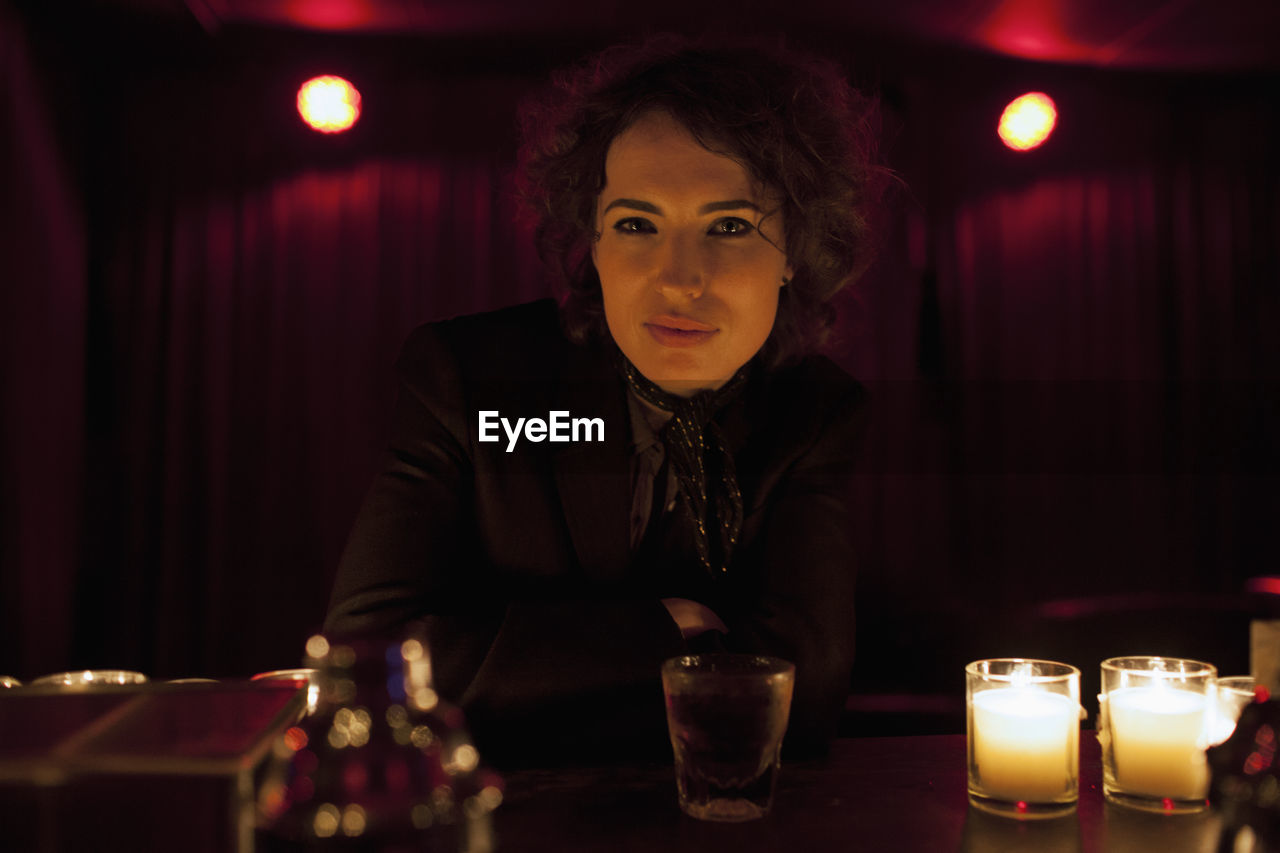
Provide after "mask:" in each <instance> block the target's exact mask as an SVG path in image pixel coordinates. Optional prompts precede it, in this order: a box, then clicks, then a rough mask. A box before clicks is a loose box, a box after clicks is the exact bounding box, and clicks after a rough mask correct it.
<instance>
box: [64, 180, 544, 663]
mask: <svg viewBox="0 0 1280 853" xmlns="http://www.w3.org/2000/svg"><path fill="white" fill-rule="evenodd" d="M506 170H507V166H506V164H505V163H502V162H498V161H495V160H494V159H492V158H486V157H485V156H477V157H472V158H462V157H453V158H450V159H449V160H448V161H445V160H441V159H430V158H428V159H421V160H418V161H407V160H386V159H371V160H367V161H361V162H358V163H356V164H353V165H351V166H349V167H345V168H338V169H330V170H306V171H302V172H299V173H297V174H295V175H292V176H289V177H286V178H282V179H280V180H278V181H274V182H271V183H268V184H266V185H265V186H262V187H257V188H247V189H238V190H235V191H226V192H223V191H219V192H211V193H209V194H206V195H200V196H194V197H183V198H175V199H173V200H172V201H171V203H170V204H168V205H163V206H162V205H160V204H157V203H156V201H155V200H151V201H149V203H148V205H147V207H146V209H145V210H144V211H142V216H141V219H140V222H139V224H138V226H136V227H130V228H127V229H121V230H120V231H118V232H117V233H116V234H114V237H115V240H114V241H113V244H112V254H111V258H110V261H109V262H108V263H107V264H106V267H105V278H104V285H105V294H104V299H103V300H102V304H103V309H104V313H103V316H101V317H99V318H98V319H99V321H100V322H101V323H102V324H103V325H104V328H105V330H106V335H107V337H109V339H110V341H111V346H110V348H109V350H108V351H107V352H105V353H104V357H105V359H106V363H107V364H108V365H109V370H104V371H103V375H102V376H101V379H102V381H104V382H106V383H109V385H110V387H111V388H112V393H111V395H110V397H111V399H110V400H109V401H107V402H105V404H104V406H103V408H102V411H101V412H99V414H101V415H102V416H103V417H104V419H105V421H106V422H105V423H104V424H102V426H103V427H105V430H104V432H103V434H102V436H101V439H102V440H101V441H100V442H99V444H98V453H99V455H100V458H102V459H103V460H105V462H106V464H105V465H104V466H103V467H102V468H100V469H99V470H98V472H97V473H98V477H97V482H98V484H99V485H103V484H111V485H110V487H109V488H106V489H103V490H100V491H99V492H98V493H97V497H98V501H97V510H96V513H95V514H97V513H100V515H98V516H97V517H96V518H95V519H94V523H93V524H92V525H91V530H92V531H93V537H94V539H95V541H96V542H97V543H99V545H100V547H98V548H94V549H91V551H90V554H89V555H88V562H87V564H86V566H85V583H86V585H88V586H90V587H92V586H94V585H96V587H97V589H96V592H94V593H93V594H88V595H82V599H81V600H82V602H83V604H84V606H83V607H82V610H81V613H80V619H79V621H78V623H77V625H78V627H79V628H81V629H82V630H83V631H84V632H85V633H84V635H83V636H84V637H85V644H87V643H88V637H91V636H114V637H115V638H116V648H115V649H114V655H115V656H117V657H120V658H126V659H132V660H140V661H142V662H143V664H144V665H145V666H147V667H148V668H149V669H151V670H152V671H156V672H163V673H170V674H177V673H181V672H188V673H209V672H214V673H218V674H234V673H232V672H228V671H227V668H228V667H230V666H237V667H239V668H241V669H242V670H243V669H245V668H248V669H252V668H263V669H264V668H270V667H284V666H292V665H296V664H297V662H298V656H299V654H300V652H299V649H300V648H301V642H302V641H303V640H304V639H305V637H306V632H307V631H308V630H314V629H316V628H317V627H318V625H319V621H320V620H321V618H323V613H324V608H325V603H326V601H327V595H328V581H329V577H330V575H331V573H332V570H333V568H334V566H335V565H336V562H337V558H338V555H339V553H340V551H341V548H342V545H343V543H344V541H345V537H346V531H347V528H348V527H349V525H350V523H351V520H352V519H353V518H354V516H355V511H356V509H357V507H358V504H359V501H360V499H361V497H362V495H363V492H364V490H365V489H366V488H367V486H368V485H369V482H370V480H371V478H372V476H373V473H374V471H375V470H376V464H377V462H378V451H379V448H380V447H381V445H382V441H383V439H384V437H385V433H386V424H387V416H388V414H389V409H390V405H391V402H392V400H393V397H394V385H393V375H392V364H393V361H394V359H395V356H396V353H397V351H398V348H399V344H400V342H401V341H402V340H403V339H404V337H405V336H406V334H407V333H408V331H409V330H410V329H411V328H412V327H413V326H415V325H417V324H419V323H421V322H425V321H427V320H430V319H439V318H442V317H447V316H452V315H455V314H460V313H467V312H471V311H477V310H483V309H486V308H492V307H497V306H500V305H505V304H511V303H515V302H520V301H525V300H528V299H532V298H536V297H539V296H544V295H546V290H545V288H544V286H543V285H542V284H541V279H540V269H539V266H538V263H537V260H536V258H535V257H533V256H532V255H531V249H530V248H528V247H529V240H528V239H527V235H525V234H523V233H522V232H521V231H520V230H519V229H517V228H515V227H514V226H512V225H510V224H509V223H510V222H511V221H512V218H513V217H512V213H513V212H512V210H510V195H509V193H508V192H506V190H507V184H506V180H505V172H506ZM95 556H97V558H98V562H97V564H96V565H95ZM82 590H84V591H86V592H87V590H86V588H85V587H83V586H82ZM104 601H109V602H111V604H112V607H111V608H110V609H109V612H110V613H111V614H112V615H111V616H110V618H109V619H107V618H104V617H103V616H100V615H98V613H97V611H98V608H99V605H100V604H101V603H102V602H104ZM122 616H124V618H123V619H122V618H121V617H122ZM95 623H96V625H95ZM122 626H128V627H124V628H122Z"/></svg>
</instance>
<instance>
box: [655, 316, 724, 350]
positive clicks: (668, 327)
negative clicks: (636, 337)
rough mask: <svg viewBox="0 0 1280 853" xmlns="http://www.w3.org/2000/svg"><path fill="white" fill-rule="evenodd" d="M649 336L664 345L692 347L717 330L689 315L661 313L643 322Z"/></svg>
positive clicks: (708, 337)
mask: <svg viewBox="0 0 1280 853" xmlns="http://www.w3.org/2000/svg"><path fill="white" fill-rule="evenodd" d="M644 327H645V329H646V330H647V331H648V332H649V335H650V337H652V338H653V339H654V340H655V341H657V342H658V343H659V344H661V345H662V346H664V347H694V346H697V345H698V344H701V343H705V342H706V341H708V340H710V339H711V337H712V336H714V335H715V334H716V332H718V331H719V329H717V328H716V327H715V326H709V325H707V324H706V323H701V322H699V321H697V320H694V319H691V318H689V317H676V316H673V315H667V314H664V315H661V316H658V317H652V318H650V319H649V321H648V322H646V323H645V324H644Z"/></svg>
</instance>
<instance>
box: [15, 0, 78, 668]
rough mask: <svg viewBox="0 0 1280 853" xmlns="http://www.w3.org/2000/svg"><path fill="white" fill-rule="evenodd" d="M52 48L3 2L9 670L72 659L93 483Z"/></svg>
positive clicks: (69, 178)
mask: <svg viewBox="0 0 1280 853" xmlns="http://www.w3.org/2000/svg"><path fill="white" fill-rule="evenodd" d="M44 64H45V63H44V61H43V57H41V56H38V55H37V52H36V51H35V49H34V47H33V46H32V45H31V44H29V42H28V39H27V35H26V28H25V27H24V25H23V22H22V20H20V19H19V18H18V17H17V15H15V14H14V13H13V11H12V10H11V9H10V8H9V6H7V5H4V4H0V671H2V672H3V673H4V674H6V675H12V676H15V677H18V678H24V677H29V676H30V675H31V674H32V673H36V674H39V673H40V672H48V671H50V670H54V669H61V668H62V667H64V666H66V664H67V661H68V659H69V657H70V652H71V624H72V613H73V610H74V606H75V602H74V598H73V585H74V578H75V575H76V571H77V566H78V563H79V556H80V555H79V544H80V541H79V529H80V506H81V490H82V487H83V482H84V476H83V475H84V471H83V464H84V393H85V380H84V357H85V325H86V304H87V293H86V286H85V251H86V247H85V234H84V221H83V220H84V213H83V209H82V203H81V200H80V198H79V197H78V194H77V191H76V188H75V185H74V176H73V169H72V166H71V163H70V162H69V158H68V156H67V152H66V150H65V148H64V146H63V145H61V144H60V140H59V139H58V128H57V126H56V122H55V116H54V115H53V111H54V110H53V106H52V102H51V94H52V93H51V88H52V87H51V86H50V85H49V84H48V81H47V80H46V79H45V78H44V76H43V75H42V74H41V67H42V66H43V65H44Z"/></svg>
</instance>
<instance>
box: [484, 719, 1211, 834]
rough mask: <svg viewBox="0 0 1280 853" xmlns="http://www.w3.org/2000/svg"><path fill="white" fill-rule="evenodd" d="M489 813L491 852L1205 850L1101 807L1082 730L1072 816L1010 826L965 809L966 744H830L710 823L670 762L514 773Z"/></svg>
mask: <svg viewBox="0 0 1280 853" xmlns="http://www.w3.org/2000/svg"><path fill="white" fill-rule="evenodd" d="M503 775H504V777H505V779H506V783H507V792H506V799H505V801H504V802H503V804H502V806H501V807H500V808H499V809H498V810H497V812H496V813H495V815H494V829H495V831H496V834H497V841H498V851H499V853H543V851H548V853H549V851H558V853H587V851H592V852H593V853H594V851H611V853H626V852H627V851H636V853H640V851H644V853H685V851H688V852H689V853H694V851H697V853H755V851H771V853H777V851H782V853H809V851H828V850H830V851H845V850H849V851H859V850H865V851H886V853H888V852H889V851H892V853H913V851H922V853H924V851H928V853H935V852H936V851H964V853H1005V851H1029V853H1030V851H1035V853H1059V851H1062V853H1067V851H1072V853H1074V851H1083V852H1084V853H1093V851H1107V853H1149V852H1150V851H1154V853H1211V851H1213V850H1215V848H1216V843H1217V837H1218V832H1219V826H1220V822H1219V819H1218V817H1217V815H1216V814H1214V813H1213V812H1210V811H1206V812H1204V813H1201V814H1196V815H1160V814H1148V813H1145V812H1139V811H1134V810H1132V809H1127V808H1124V807H1120V806H1115V805H1112V804H1109V803H1106V802H1105V801H1104V799H1103V795H1102V770H1101V758H1100V751H1099V748H1098V743H1097V740H1096V738H1095V737H1094V736H1093V733H1092V732H1082V733H1081V762H1080V803H1079V806H1078V808H1077V810H1076V812H1075V813H1074V814H1071V815H1069V816H1066V817H1062V818H1056V819H1052V820H1036V821H1016V820H1010V819H1007V818H1002V817H997V816H993V815H988V814H986V813H984V812H981V811H979V810H977V809H974V808H971V807H970V806H969V804H968V796H967V793H966V788H965V739H964V737H963V736H945V735H944V736H930V737H894V738H860V739H841V740H838V741H837V742H836V743H835V744H834V747H833V750H832V753H831V755H830V757H829V758H827V759H825V760H823V761H813V762H802V763H793V764H785V763H784V765H783V767H782V771H781V776H780V777H779V783H778V792H777V796H776V799H775V801H774V807H773V811H772V812H771V813H770V814H769V815H768V816H766V817H765V818H763V819H761V820H757V821H750V822H746V823H739V824H717V823H707V822H703V821H698V820H694V819H692V818H689V817H686V816H684V814H683V813H682V812H681V811H680V809H679V807H678V806H677V804H676V790H675V780H674V775H673V771H672V768H671V767H670V765H658V764H653V765H644V766H638V765H633V766H623V767H590V768H588V767H579V768H565V769H558V770H515V771H508V772H506V773H504V774H503Z"/></svg>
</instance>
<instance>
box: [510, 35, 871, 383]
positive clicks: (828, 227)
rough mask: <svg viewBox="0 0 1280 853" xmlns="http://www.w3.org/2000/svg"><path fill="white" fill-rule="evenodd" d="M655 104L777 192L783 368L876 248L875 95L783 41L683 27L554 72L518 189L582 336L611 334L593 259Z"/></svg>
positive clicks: (773, 339) (570, 327) (772, 350)
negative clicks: (628, 154) (600, 209)
mask: <svg viewBox="0 0 1280 853" xmlns="http://www.w3.org/2000/svg"><path fill="white" fill-rule="evenodd" d="M655 110H658V111H665V112H667V113H669V114H670V115H671V116H672V117H674V118H675V119H676V120H677V121H678V122H680V123H681V124H682V125H683V126H684V127H685V128H686V129H688V130H689V132H690V133H691V134H692V135H693V136H694V138H695V139H697V140H698V141H699V142H700V143H701V144H702V145H704V146H705V147H706V148H707V149H708V150H711V151H714V152H716V153H719V154H724V155H726V156H729V157H731V158H733V159H734V160H736V161H737V162H739V163H740V164H742V165H743V167H744V168H745V169H746V170H747V172H748V174H749V175H750V176H751V177H752V179H753V180H755V181H758V182H759V183H760V184H761V186H763V187H764V188H766V189H767V190H769V191H770V192H771V193H776V194H777V195H778V196H779V197H781V199H782V205H781V213H782V217H783V225H784V231H785V246H784V247H783V248H784V249H785V252H786V256H787V260H788V262H789V264H790V266H791V268H792V270H793V272H794V275H793V277H792V279H791V280H790V282H789V285H788V286H787V287H784V288H782V290H781V291H780V292H779V302H778V315H777V319H776V320H775V321H774V327H773V332H772V333H771V335H770V337H769V340H768V341H767V342H766V344H765V346H764V350H763V355H764V357H765V359H766V360H767V361H768V362H769V363H771V364H774V365H777V364H781V363H783V362H786V361H789V360H791V359H793V358H795V357H798V356H800V355H803V354H805V353H807V352H811V351H813V350H815V349H817V348H818V347H819V346H820V345H821V344H822V343H823V342H824V341H825V339H826V337H827V333H828V332H829V330H830V327H831V325H832V323H833V322H834V320H835V309H834V307H833V306H832V305H831V299H832V298H833V297H834V296H835V295H836V293H838V292H839V291H840V290H841V288H843V287H845V286H846V285H848V284H850V283H851V282H853V281H854V280H856V279H857V278H858V277H859V276H860V275H861V274H862V272H863V271H864V270H865V269H866V267H867V266H868V264H869V263H870V260H871V257H872V254H873V244H872V240H871V233H870V226H869V223H868V220H869V211H870V206H871V204H872V203H873V201H874V199H875V197H876V195H877V193H878V189H879V186H880V184H881V181H880V178H881V177H882V175H883V174H884V172H883V170H882V169H881V168H880V167H878V166H877V165H876V164H875V160H874V154H875V142H876V134H877V132H878V126H877V121H876V119H877V116H878V113H877V110H876V104H875V102H874V100H872V99H869V98H866V97H864V96H863V95H861V94H859V93H858V92H857V91H855V90H854V89H853V88H852V87H851V86H850V85H849V83H848V82H847V81H846V79H845V76H844V74H843V73H842V72H841V71H840V69H839V68H838V67H837V66H836V65H834V64H833V63H831V62H829V61H826V60H822V59H818V58H815V57H812V56H808V55H804V54H800V53H797V52H795V51H792V50H789V49H787V48H784V47H781V46H778V45H764V44H760V43H755V42H743V41H734V42H724V41H718V42H714V43H711V42H695V41H691V40H687V39H684V38H681V37H678V36H660V37H656V38H651V39H649V40H647V41H645V42H643V43H641V44H639V45H627V46H620V47H613V48H610V49H608V50H606V51H604V52H603V53H600V54H598V55H597V56H595V57H593V58H592V59H591V60H589V61H588V62H586V63H584V64H582V65H580V66H577V67H574V68H572V69H569V70H567V71H563V72H560V73H558V74H556V75H554V76H553V78H552V86H551V88H550V89H549V90H548V91H546V92H543V93H541V95H539V96H536V97H534V98H531V99H529V100H528V101H526V102H525V104H524V105H523V107H522V109H521V114H520V119H521V130H522V136H523V141H522V145H521V149H520V163H519V171H518V173H517V186H518V189H519V192H520V194H521V197H522V199H523V200H524V202H525V203H526V204H527V205H528V207H529V210H530V211H531V213H532V214H533V215H534V217H535V220H536V225H535V231H534V233H535V240H536V242H537V248H538V252H539V255H540V256H541V258H542V259H543V261H544V262H546V263H548V264H549V265H550V266H551V267H552V269H553V270H554V272H555V273H556V274H557V276H558V277H559V278H560V279H562V283H563V284H564V285H567V289H568V292H567V295H566V296H565V298H564V301H563V304H562V310H561V315H562V319H563V321H564V324H565V329H566V331H567V333H568V334H569V335H570V337H572V338H573V339H575V340H578V341H585V340H587V339H590V338H592V337H594V336H597V335H602V334H606V335H607V331H606V325H605V318H604V303H603V296H602V294H601V289H600V278H599V276H598V275H597V273H596V270H595V267H594V265H593V264H592V262H591V245H592V241H593V240H595V239H597V237H598V235H597V234H596V231H595V211H596V200H597V197H598V196H599V195H600V192H601V191H602V190H603V189H604V184H605V155H606V154H607V153H608V150H609V146H610V144H611V143H612V142H613V140H614V139H615V138H616V137H617V136H618V134H620V133H621V132H623V131H624V130H626V129H627V128H628V127H630V126H631V125H632V124H633V123H634V122H635V121H636V120H637V119H638V118H640V117H641V116H643V115H645V114H646V113H649V112H651V111H655Z"/></svg>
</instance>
